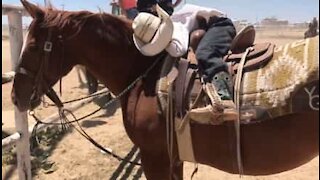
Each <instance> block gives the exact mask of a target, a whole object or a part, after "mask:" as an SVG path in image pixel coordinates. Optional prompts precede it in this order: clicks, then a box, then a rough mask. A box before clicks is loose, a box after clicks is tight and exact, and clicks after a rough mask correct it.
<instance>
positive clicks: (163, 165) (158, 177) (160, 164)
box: [140, 150, 183, 180]
mask: <svg viewBox="0 0 320 180" xmlns="http://www.w3.org/2000/svg"><path fill="white" fill-rule="evenodd" d="M140 154H141V163H142V168H143V171H144V174H145V176H146V178H147V179H148V180H182V179H183V163H182V162H181V161H177V160H176V161H174V163H173V167H172V173H170V161H169V157H168V153H167V152H157V153H155V152H149V151H143V150H140Z"/></svg>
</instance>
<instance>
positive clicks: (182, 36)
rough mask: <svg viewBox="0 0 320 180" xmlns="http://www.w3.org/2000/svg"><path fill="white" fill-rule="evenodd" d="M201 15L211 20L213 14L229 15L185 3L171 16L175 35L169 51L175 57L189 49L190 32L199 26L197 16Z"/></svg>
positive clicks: (168, 47) (168, 48)
mask: <svg viewBox="0 0 320 180" xmlns="http://www.w3.org/2000/svg"><path fill="white" fill-rule="evenodd" d="M197 15H201V16H203V17H205V18H206V19H207V21H208V20H209V18H210V17H211V16H214V15H215V16H221V17H226V16H227V15H226V14H225V13H223V12H221V11H219V10H217V9H213V8H207V7H201V6H197V5H193V4H186V5H184V6H183V7H182V8H181V9H180V10H179V11H177V12H174V13H173V14H172V16H171V20H172V21H173V26H174V29H173V35H172V40H171V42H170V44H169V45H168V46H167V48H166V50H167V52H168V53H169V54H170V55H171V56H173V57H181V56H182V55H184V54H185V53H186V52H187V51H188V45H189V34H190V32H192V31H193V30H195V29H197V28H198V26H199V25H198V22H197V20H196V16H197Z"/></svg>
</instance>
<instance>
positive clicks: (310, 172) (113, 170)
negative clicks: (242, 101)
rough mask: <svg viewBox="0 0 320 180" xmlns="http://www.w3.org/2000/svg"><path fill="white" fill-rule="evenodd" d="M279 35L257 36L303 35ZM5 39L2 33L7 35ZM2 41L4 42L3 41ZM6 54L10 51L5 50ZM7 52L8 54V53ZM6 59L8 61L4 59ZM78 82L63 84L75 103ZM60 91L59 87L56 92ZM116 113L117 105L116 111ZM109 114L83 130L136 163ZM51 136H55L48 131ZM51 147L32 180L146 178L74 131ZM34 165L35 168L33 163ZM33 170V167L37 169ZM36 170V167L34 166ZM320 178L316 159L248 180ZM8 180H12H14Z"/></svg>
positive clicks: (288, 35) (279, 39)
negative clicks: (288, 169) (290, 169)
mask: <svg viewBox="0 0 320 180" xmlns="http://www.w3.org/2000/svg"><path fill="white" fill-rule="evenodd" d="M278 32H279V31H277V32H275V30H270V29H265V30H261V31H258V37H257V38H258V39H257V40H258V41H261V42H262V41H271V42H275V43H276V44H278V45H279V44H284V43H286V42H291V41H294V40H298V39H301V38H303V32H304V29H303V30H299V29H298V30H292V29H283V31H281V33H278ZM3 34H4V33H3ZM3 39H4V38H3ZM4 47H5V48H7V49H4ZM8 47H9V46H8V41H7V40H3V47H2V48H3V51H4V52H5V53H4V55H3V61H2V63H3V69H2V71H3V72H6V71H7V70H8V69H6V68H8V67H10V66H9V63H10V61H9V59H10V56H9V55H8V52H9V49H8ZM6 52H7V53H6ZM4 56H5V57H4ZM78 86H79V84H78V81H77V77H76V75H75V73H74V72H72V73H70V74H69V75H68V76H67V77H66V78H64V79H63V95H62V98H63V99H73V98H74V97H79V96H84V95H86V90H84V89H79V88H78ZM10 89H11V84H7V85H4V86H3V87H2V90H3V94H2V100H3V101H2V105H3V110H12V109H13V107H12V105H11V103H10ZM55 89H57V87H55ZM95 107H96V105H95V104H90V105H88V106H85V107H82V108H81V109H80V110H78V111H76V113H77V115H78V116H81V115H82V114H87V113H89V112H91V111H92V110H94V109H95ZM114 107H116V105H115V106H114ZM54 111H55V109H54V108H48V109H46V108H44V107H40V108H39V109H38V111H37V113H39V115H41V117H42V118H44V117H47V116H48V115H50V114H52V113H53V112H54ZM104 113H105V112H101V113H100V114H97V115H96V116H94V117H91V118H90V119H88V120H86V121H83V122H82V123H81V124H82V125H83V126H84V127H85V129H86V130H88V133H89V134H90V135H91V136H92V137H93V138H95V139H96V140H97V141H98V142H100V143H101V144H103V145H105V146H108V147H111V148H112V149H113V150H114V151H116V152H117V153H119V154H121V155H123V156H126V155H127V156H128V157H131V158H132V159H138V157H137V150H136V149H135V148H133V147H132V144H131V142H130V141H129V140H128V138H127V136H126V134H125V132H124V129H123V126H122V121H121V110H120V109H117V111H116V112H115V113H114V114H113V116H110V117H108V116H105V115H104ZM7 121H8V123H9V122H10V121H11V122H12V121H13V120H10V119H6V121H4V123H7ZM47 132H48V133H50V132H51V131H50V130H48V131H47ZM49 139H50V145H48V146H46V147H45V148H44V150H43V151H41V154H42V156H41V157H42V158H43V159H42V161H38V162H40V165H39V164H38V168H35V169H34V172H35V175H34V179H109V178H111V179H118V178H119V179H120V178H124V179H128V178H129V179H139V178H140V177H141V176H142V178H143V175H142V171H141V169H139V168H134V167H133V166H130V165H127V164H124V163H121V162H120V163H119V162H118V161H117V160H115V159H113V158H112V157H109V156H106V155H104V154H102V153H101V152H100V151H98V150H97V149H95V148H94V147H93V146H92V145H91V144H90V143H89V142H87V141H86V140H85V139H83V138H81V137H80V136H79V134H77V133H76V132H75V131H74V132H70V133H61V134H59V135H56V136H54V137H49ZM33 162H37V161H36V160H34V161H33ZM33 165H35V164H33ZM11 167H13V169H14V166H8V165H3V166H2V168H3V170H4V171H3V172H4V174H3V175H2V177H3V178H4V177H8V178H10V177H11V178H12V179H15V178H14V176H13V177H12V176H10V173H11V171H9V170H11ZM33 167H37V166H33ZM185 169H186V173H185V177H186V178H188V177H189V175H190V174H191V172H192V170H193V166H192V164H187V165H186V167H185ZM318 175H319V170H318V158H316V159H314V160H313V161H311V162H310V163H308V164H306V165H305V166H303V167H300V168H297V169H295V170H293V171H289V172H285V173H281V174H277V175H274V176H268V177H246V179H272V178H274V179H280V178H284V177H287V178H290V179H314V178H317V177H318ZM11 178H10V179H11ZM195 179H238V176H236V175H229V174H227V173H223V172H221V171H217V170H215V169H212V168H207V167H202V166H201V167H200V171H199V173H198V174H197V175H196V176H195Z"/></svg>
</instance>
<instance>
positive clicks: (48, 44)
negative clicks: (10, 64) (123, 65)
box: [16, 29, 164, 165]
mask: <svg viewBox="0 0 320 180" xmlns="http://www.w3.org/2000/svg"><path fill="white" fill-rule="evenodd" d="M51 37H52V29H49V31H48V37H47V40H46V41H45V43H44V46H43V52H44V58H43V61H41V63H40V67H39V71H38V72H37V73H33V72H32V71H29V70H27V69H26V68H24V67H22V66H19V67H18V68H17V70H16V73H17V74H19V73H20V74H23V75H26V76H28V77H29V78H31V79H33V80H34V87H33V92H32V96H36V97H38V98H40V96H41V95H42V94H46V95H47V96H48V97H49V98H50V99H51V100H52V101H53V102H54V104H55V105H56V106H57V107H58V109H59V115H60V118H61V120H62V121H63V120H65V121H66V122H63V123H61V125H68V124H70V125H72V126H73V127H74V128H75V129H76V130H77V131H78V132H79V133H80V134H81V135H82V136H83V137H85V138H86V139H87V140H88V141H90V142H91V143H92V144H93V145H94V146H96V147H97V148H99V149H100V150H102V151H103V152H105V153H107V154H109V155H111V156H113V157H114V158H116V159H118V160H119V161H124V162H127V163H130V164H133V165H141V164H140V163H138V162H134V161H130V160H128V159H126V158H122V157H120V156H119V155H117V154H115V153H113V152H111V151H110V150H108V149H105V148H104V147H103V146H101V145H100V144H99V143H97V142H96V141H95V140H94V139H92V138H91V137H90V136H89V135H88V134H87V133H86V132H85V131H84V130H83V129H82V128H81V126H80V125H79V124H78V125H79V128H80V130H79V129H77V128H76V127H75V126H74V125H73V124H72V123H73V122H76V123H78V121H79V120H80V119H84V118H85V117H88V116H89V115H92V114H94V113H96V112H98V111H99V110H101V109H102V108H100V109H98V110H96V111H94V112H93V113H90V114H89V115H87V116H84V117H82V118H80V119H77V118H76V117H75V116H74V114H73V113H72V112H71V111H69V110H68V109H65V108H64V107H63V103H62V101H61V100H60V98H59V97H58V95H57V93H56V92H55V91H54V90H53V88H52V87H51V86H49V85H48V83H47V82H46V81H45V79H44V72H45V71H47V70H48V62H49V59H50V55H51V52H52V48H53V43H52V41H51ZM58 38H62V36H61V35H60V36H58ZM163 57H164V54H162V55H160V56H159V57H158V59H157V60H155V61H154V62H153V63H152V65H151V66H150V67H149V68H148V69H147V70H146V71H145V72H144V73H143V74H141V75H140V76H139V77H137V78H136V79H135V80H134V81H133V82H132V83H131V84H129V85H128V86H127V87H126V88H125V89H124V90H123V91H122V92H121V93H119V94H118V95H117V96H116V97H115V98H114V99H112V100H110V101H109V102H107V103H106V104H105V105H104V108H106V107H108V106H109V105H111V104H112V103H113V102H115V101H116V100H119V99H120V98H121V97H123V96H124V95H125V94H126V93H128V92H129V91H130V90H131V89H132V88H133V87H134V86H135V85H136V84H137V83H138V82H139V81H141V80H142V79H143V78H145V77H146V76H147V75H148V74H149V72H150V71H151V70H152V69H153V68H154V67H155V66H156V65H157V64H158V62H159V61H161V60H162V58H163ZM60 87H61V86H60ZM32 96H31V97H30V101H32ZM30 112H31V113H30V115H31V116H33V117H34V119H35V120H36V121H37V124H36V125H35V127H34V130H36V127H37V125H38V124H39V123H42V124H51V123H45V122H42V121H41V120H40V119H38V118H37V117H36V116H35V115H34V112H33V111H30ZM65 113H69V114H71V116H72V117H73V118H74V119H75V120H74V121H69V120H67V117H66V114H65ZM35 132H36V131H35Z"/></svg>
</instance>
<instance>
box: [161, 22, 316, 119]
mask: <svg viewBox="0 0 320 180" xmlns="http://www.w3.org/2000/svg"><path fill="white" fill-rule="evenodd" d="M199 34H200V36H199V38H194V37H190V39H191V40H196V41H199V39H201V35H204V33H203V32H202V33H199ZM191 36H192V35H191ZM254 39H255V30H254V27H253V26H247V27H245V28H243V29H242V30H241V31H240V32H239V33H238V34H237V36H236V37H235V38H234V40H233V42H232V44H231V48H230V51H229V53H228V54H227V55H226V56H224V58H223V59H224V61H225V62H226V63H227V64H228V65H229V69H230V73H231V74H232V75H233V77H234V79H235V77H236V76H237V72H238V70H239V63H240V61H241V59H242V58H245V61H246V62H245V64H244V65H243V67H242V70H243V79H242V82H243V83H242V90H241V94H240V96H241V97H240V99H241V104H240V106H241V114H240V115H238V114H236V116H240V117H241V120H243V121H241V123H251V122H256V121H264V120H267V119H271V118H274V117H277V116H282V115H285V114H288V113H294V112H300V110H302V109H304V110H310V108H309V107H307V106H308V105H306V104H308V103H305V104H304V105H303V107H301V105H297V104H293V102H296V100H295V99H297V98H298V97H299V98H298V99H301V98H302V96H303V99H304V102H305V101H307V100H308V99H309V97H308V96H306V95H307V94H304V95H299V94H301V91H299V93H298V91H297V90H298V89H300V88H301V87H302V86H306V83H307V82H309V83H310V82H312V83H311V84H310V85H309V86H310V88H311V89H310V92H311V90H312V87H313V86H314V84H315V83H316V80H317V79H318V76H317V73H316V72H318V71H317V68H318V66H316V65H315V64H314V63H313V61H314V59H311V58H304V59H305V60H307V61H308V62H305V63H309V64H311V65H312V68H311V69H309V70H308V72H307V73H308V74H309V75H307V76H305V77H303V78H299V77H297V78H298V79H297V80H296V82H282V81H286V79H284V80H283V79H282V78H276V77H270V76H275V75H273V74H274V73H275V72H274V71H275V70H274V69H278V68H280V69H279V70H280V71H283V73H284V74H283V75H282V74H281V72H279V75H281V76H283V77H284V75H286V74H287V73H286V71H287V70H290V72H293V71H294V70H291V69H290V68H297V67H298V66H299V65H298V64H297V65H296V66H294V65H290V62H287V61H288V60H286V59H283V58H286V57H281V56H282V55H284V52H283V50H284V48H283V47H278V48H277V49H275V45H274V44H271V43H257V44H255V43H254ZM190 44H191V45H192V47H191V48H189V53H188V57H187V60H186V59H184V60H180V61H176V59H174V60H171V63H169V64H170V65H169V66H167V70H166V73H162V74H163V75H162V78H161V80H160V81H159V82H160V83H159V84H162V85H160V86H158V87H159V91H158V92H159V93H158V94H162V95H160V96H162V99H164V100H163V101H160V104H162V105H161V106H162V109H165V106H166V104H165V103H164V102H166V101H165V99H166V98H165V97H164V96H165V95H163V94H167V90H168V84H170V83H171V84H172V83H173V82H174V81H175V82H179V83H175V85H176V86H175V88H174V89H175V90H176V91H177V93H176V94H177V95H176V96H175V103H176V104H178V106H177V107H176V108H177V109H179V111H180V114H182V115H185V114H186V112H187V111H189V110H190V108H191V107H190V105H191V102H195V101H196V99H198V100H199V101H203V98H204V97H203V93H202V92H201V91H202V90H206V89H210V88H211V89H214V87H213V88H212V87H204V86H203V84H202V83H201V82H200V77H199V75H198V73H197V60H196V57H195V54H194V52H193V49H195V48H196V45H197V44H198V43H197V42H196V43H195V42H190ZM309 44H310V43H308V44H306V42H305V41H303V42H302V41H301V42H300V41H299V42H295V43H292V44H291V45H288V47H291V48H288V49H289V50H288V49H287V51H289V52H290V51H291V49H292V51H293V52H300V49H301V48H302V49H304V50H306V49H307V48H305V47H304V48H303V47H302V46H307V45H309ZM312 44H314V42H313V43H312ZM247 48H251V50H250V51H248V52H246V49H247ZM275 50H276V51H275ZM288 55H289V54H288ZM293 56H298V54H293ZM297 58H300V59H301V57H300V55H299V56H298V57H297ZM169 59H170V58H169ZM271 60H272V61H271ZM279 62H281V63H285V62H286V64H283V65H282V66H290V68H289V69H281V67H279ZM167 64H168V63H167ZM181 64H183V65H181ZM280 65H281V64H280ZM291 66H292V67H291ZM182 67H184V68H182ZM169 72H170V73H169ZM311 74H313V75H311ZM180 76H181V77H180ZM288 76H289V75H288ZM181 78H182V79H183V80H179V79H181ZM268 78H269V80H272V81H274V83H273V84H270V86H269V87H268V86H266V85H267V84H268V83H271V82H270V81H268V82H262V81H263V80H262V79H265V80H268ZM270 78H272V79H270ZM286 78H288V79H290V78H291V77H286ZM285 83H288V85H286V84H285ZM295 83H296V84H295ZM259 86H263V87H261V88H259ZM264 86H266V87H264ZM286 86H288V87H291V89H290V90H287V89H286ZM315 90H317V91H318V86H316V88H315ZM286 91H288V92H286ZM317 91H312V92H317ZM200 92H201V93H200ZM200 94H201V96H202V97H198V96H199V95H200ZM204 94H205V93H204ZM293 94H296V95H293ZM281 95H284V96H283V97H281ZM204 96H205V95H204ZM208 98H209V97H207V98H204V99H206V100H207V101H208V100H209V99H208ZM161 102H162V103H161ZM219 103H220V104H222V105H223V107H227V108H231V109H234V107H235V104H234V103H233V102H224V101H221V102H219ZM196 104H197V105H199V103H196ZM200 104H201V103H200ZM281 104H282V105H283V106H282V105H281ZM285 104H286V105H285ZM298 106H299V107H298ZM197 107H198V108H196V107H193V109H192V108H191V111H193V112H195V113H194V115H192V113H191V116H194V117H198V118H197V119H198V120H199V122H200V123H203V122H204V123H209V124H210V123H211V124H219V123H222V122H224V121H229V120H231V121H232V120H234V119H235V117H236V116H235V115H234V113H233V112H229V113H231V114H233V115H232V116H228V115H227V116H225V117H224V118H222V119H221V117H219V118H213V120H214V122H213V121H212V117H208V119H211V120H205V121H203V118H199V117H200V116H201V117H203V114H204V113H205V111H207V110H208V109H210V108H209V107H206V106H203V107H201V106H197ZM288 108H290V109H288ZM280 109H281V110H280ZM208 114H210V113H208ZM211 115H212V112H211ZM200 119H201V120H200ZM218 119H220V120H218ZM223 119H224V120H223Z"/></svg>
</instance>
